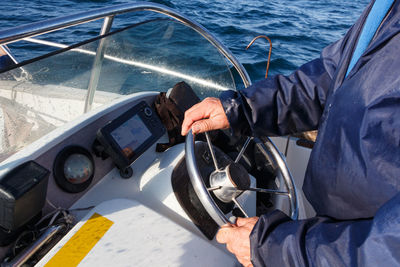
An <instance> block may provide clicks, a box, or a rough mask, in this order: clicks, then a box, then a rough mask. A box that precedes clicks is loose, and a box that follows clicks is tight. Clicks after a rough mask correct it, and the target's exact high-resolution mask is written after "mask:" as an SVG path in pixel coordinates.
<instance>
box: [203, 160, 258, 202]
mask: <svg viewBox="0 0 400 267" xmlns="http://www.w3.org/2000/svg"><path fill="white" fill-rule="evenodd" d="M210 186H211V188H218V189H216V190H213V193H214V195H215V196H216V197H217V198H218V199H219V200H221V201H222V202H225V203H229V202H231V201H233V200H234V199H235V198H236V197H238V196H239V195H240V194H241V193H243V191H245V190H247V189H248V188H249V187H250V177H249V174H248V173H247V171H246V169H245V168H244V167H243V166H242V165H240V164H238V163H231V164H229V165H228V166H226V167H225V169H223V170H215V171H214V172H212V173H211V175H210Z"/></svg>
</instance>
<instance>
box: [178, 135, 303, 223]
mask: <svg viewBox="0 0 400 267" xmlns="http://www.w3.org/2000/svg"><path fill="white" fill-rule="evenodd" d="M205 135H206V139H207V144H208V148H209V150H210V154H211V157H212V160H213V163H214V167H215V171H213V172H212V173H211V174H210V177H209V182H210V187H209V188H207V187H206V185H205V184H204V181H203V179H202V177H201V175H200V172H199V170H198V167H197V163H196V157H195V136H194V135H193V133H192V130H190V131H189V133H188V134H187V136H186V143H185V153H186V166H187V169H188V173H189V177H190V181H191V182H192V184H193V188H194V190H195V192H196V194H197V196H198V197H199V199H200V202H201V203H202V205H203V206H204V208H205V209H206V211H207V212H208V214H209V215H210V216H211V218H212V219H213V220H214V221H215V222H216V223H217V224H218V225H219V226H222V225H224V224H228V223H232V222H231V221H230V220H229V219H228V218H227V217H226V216H225V214H224V213H223V212H222V211H221V209H220V208H219V207H218V205H217V204H216V203H215V201H214V200H213V198H212V196H211V195H210V192H211V191H212V192H213V193H214V195H215V196H216V197H217V198H218V199H219V200H221V201H222V202H224V203H230V202H233V203H235V205H236V207H237V208H239V209H240V210H241V211H242V213H243V214H244V215H245V216H246V217H248V216H247V213H246V211H245V210H244V209H243V208H242V206H241V205H240V203H239V202H238V201H237V200H236V198H237V197H238V196H239V195H240V194H242V193H243V192H244V191H256V192H261V193H266V194H277V195H284V196H286V197H287V198H288V201H289V211H290V212H289V213H290V217H291V218H292V219H293V220H296V219H297V218H298V214H299V207H298V199H297V189H296V186H295V184H294V182H293V178H292V176H291V174H290V172H289V169H288V167H287V165H286V162H285V160H284V159H283V158H282V156H281V154H280V153H279V151H278V149H277V148H276V147H275V145H274V144H273V143H272V141H271V140H270V139H269V138H267V141H266V142H265V143H263V142H261V141H260V140H256V145H257V146H258V148H259V149H260V151H261V152H262V154H263V155H264V156H265V158H266V160H268V161H269V163H270V164H271V165H272V167H273V168H274V170H276V171H277V172H276V173H278V175H281V177H282V179H283V180H284V184H285V187H286V191H282V190H274V189H268V188H252V187H251V186H250V184H251V183H250V176H249V174H248V173H247V171H246V169H245V168H244V167H243V166H242V165H240V164H239V160H240V159H241V157H242V156H243V153H244V152H245V150H246V148H247V146H248V145H249V143H250V141H251V140H252V137H249V138H247V140H246V142H245V143H244V145H243V147H242V149H241V150H240V152H239V154H238V156H237V158H236V159H235V161H234V162H232V163H230V164H229V165H228V166H218V162H217V159H216V157H215V153H214V150H213V146H212V143H211V141H210V137H209V135H208V133H205Z"/></svg>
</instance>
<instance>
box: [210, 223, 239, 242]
mask: <svg viewBox="0 0 400 267" xmlns="http://www.w3.org/2000/svg"><path fill="white" fill-rule="evenodd" d="M234 229H235V228H233V227H223V228H221V229H219V231H218V233H217V236H216V237H215V239H217V242H218V243H221V244H224V243H227V242H229V241H230V240H231V238H232V234H234V232H233V231H234Z"/></svg>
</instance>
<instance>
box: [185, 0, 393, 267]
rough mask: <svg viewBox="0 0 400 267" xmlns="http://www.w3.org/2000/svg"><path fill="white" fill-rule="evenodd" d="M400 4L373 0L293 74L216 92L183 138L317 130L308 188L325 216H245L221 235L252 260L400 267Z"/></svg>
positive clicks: (189, 119) (194, 111)
mask: <svg viewBox="0 0 400 267" xmlns="http://www.w3.org/2000/svg"><path fill="white" fill-rule="evenodd" d="M399 118H400V1H393V0H376V1H373V2H371V3H370V4H369V5H368V6H367V8H366V9H365V10H364V12H363V14H362V15H361V17H360V18H359V19H358V20H357V22H356V23H355V24H354V25H353V26H352V27H351V28H350V30H349V31H348V32H347V34H346V35H345V36H344V37H343V38H342V39H341V40H339V41H337V42H335V43H333V44H331V45H330V46H328V47H326V48H325V49H324V50H323V51H322V53H321V56H320V58H318V59H315V60H313V61H311V62H309V63H306V64H304V65H303V66H301V67H300V68H299V69H298V70H297V71H295V72H294V73H293V74H291V75H290V76H288V77H285V76H282V75H277V76H275V77H271V78H268V79H266V80H263V81H260V82H258V83H256V84H254V85H253V86H251V87H249V88H246V89H244V90H242V91H240V92H234V91H227V92H224V93H223V94H222V95H221V97H220V99H216V98H207V99H205V100H204V101H203V102H201V103H199V104H197V105H195V106H193V107H192V108H191V109H190V110H188V111H187V112H186V113H185V120H184V122H183V124H182V134H183V135H186V134H187V132H188V130H189V129H190V128H191V129H192V130H193V132H194V133H199V132H203V131H208V130H212V129H220V128H222V129H224V128H228V127H230V128H231V129H232V131H233V133H235V134H247V135H250V134H253V135H286V134H291V133H297V132H302V131H309V130H315V129H318V131H319V134H318V137H317V140H316V143H315V145H314V149H313V151H312V154H311V157H310V161H309V165H308V168H307V172H306V177H305V182H304V186H303V191H304V193H305V195H306V196H307V198H308V200H309V201H310V203H311V204H312V205H313V207H314V209H315V210H316V212H317V216H316V217H314V218H310V219H307V220H301V221H292V220H290V219H289V218H288V217H287V216H286V215H284V214H283V213H282V212H280V211H274V212H272V213H270V214H265V215H263V216H261V217H260V218H256V217H255V218H249V219H239V220H238V221H237V223H236V225H235V226H224V227H222V228H221V229H220V231H219V232H218V234H217V240H218V241H219V242H221V243H226V244H227V249H228V250H229V251H231V252H232V253H234V254H235V255H236V256H237V258H238V260H239V262H240V263H242V264H243V265H244V266H251V265H252V264H254V265H255V266H266V265H268V266H305V265H311V266H356V265H362V266H365V265H370V266H378V265H380V266H399V265H400V193H399V192H400V119H399Z"/></svg>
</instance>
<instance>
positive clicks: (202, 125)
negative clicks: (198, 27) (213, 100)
mask: <svg viewBox="0 0 400 267" xmlns="http://www.w3.org/2000/svg"><path fill="white" fill-rule="evenodd" d="M212 129H213V122H212V120H210V119H206V120H200V121H196V122H195V123H193V124H192V131H193V133H194V134H198V133H204V132H208V131H211V130H212Z"/></svg>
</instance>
